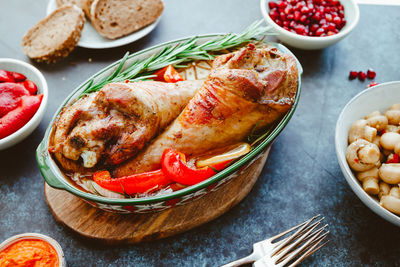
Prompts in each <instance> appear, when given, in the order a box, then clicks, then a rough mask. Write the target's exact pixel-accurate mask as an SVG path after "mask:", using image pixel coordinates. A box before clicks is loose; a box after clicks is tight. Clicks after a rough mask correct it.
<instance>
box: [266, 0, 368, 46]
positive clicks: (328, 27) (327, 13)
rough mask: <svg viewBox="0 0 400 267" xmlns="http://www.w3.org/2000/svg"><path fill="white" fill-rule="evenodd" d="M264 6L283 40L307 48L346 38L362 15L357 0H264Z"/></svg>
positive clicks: (272, 25)
mask: <svg viewBox="0 0 400 267" xmlns="http://www.w3.org/2000/svg"><path fill="white" fill-rule="evenodd" d="M260 5H261V12H262V14H263V16H264V19H265V21H266V22H267V24H268V25H270V26H271V27H272V28H273V29H274V30H275V32H276V33H277V35H278V38H279V39H280V40H281V41H283V42H284V43H287V44H289V45H291V46H293V47H296V48H300V49H306V50H312V49H322V48H325V47H328V46H330V45H332V44H334V43H336V42H338V41H339V40H341V39H343V38H344V37H345V36H347V35H348V34H349V33H350V32H351V31H352V30H353V29H354V27H355V26H356V25H357V23H358V20H359V17H360V11H359V8H358V5H357V3H356V2H355V0H260Z"/></svg>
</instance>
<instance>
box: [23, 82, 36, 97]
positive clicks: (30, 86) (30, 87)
mask: <svg viewBox="0 0 400 267" xmlns="http://www.w3.org/2000/svg"><path fill="white" fill-rule="evenodd" d="M20 84H21V85H22V86H24V87H25V89H26V90H28V91H29V93H30V94H31V95H36V93H37V86H36V84H35V83H34V82H32V81H30V80H26V81H23V82H21V83H20Z"/></svg>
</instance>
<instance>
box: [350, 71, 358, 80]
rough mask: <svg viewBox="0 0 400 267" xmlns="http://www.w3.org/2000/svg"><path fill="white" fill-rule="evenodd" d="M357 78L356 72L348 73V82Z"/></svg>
mask: <svg viewBox="0 0 400 267" xmlns="http://www.w3.org/2000/svg"><path fill="white" fill-rule="evenodd" d="M357 76H358V72H357V71H350V73H349V79H350V80H354V79H355V78H357Z"/></svg>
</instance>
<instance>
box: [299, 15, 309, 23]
mask: <svg viewBox="0 0 400 267" xmlns="http://www.w3.org/2000/svg"><path fill="white" fill-rule="evenodd" d="M306 20H307V16H306V15H302V16H301V17H300V22H301V23H305V22H306Z"/></svg>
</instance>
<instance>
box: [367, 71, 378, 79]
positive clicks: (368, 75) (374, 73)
mask: <svg viewBox="0 0 400 267" xmlns="http://www.w3.org/2000/svg"><path fill="white" fill-rule="evenodd" d="M367 77H368V79H374V78H375V77H376V72H375V71H374V70H373V69H368V70H367Z"/></svg>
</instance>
